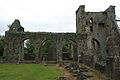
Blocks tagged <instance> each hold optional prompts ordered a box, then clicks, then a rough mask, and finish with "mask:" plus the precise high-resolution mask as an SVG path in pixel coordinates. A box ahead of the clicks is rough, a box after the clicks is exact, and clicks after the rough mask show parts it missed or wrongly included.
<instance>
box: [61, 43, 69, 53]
mask: <svg viewBox="0 0 120 80" xmlns="http://www.w3.org/2000/svg"><path fill="white" fill-rule="evenodd" d="M69 46H70V44H69V43H64V45H63V48H62V50H63V52H67V51H68V50H69Z"/></svg>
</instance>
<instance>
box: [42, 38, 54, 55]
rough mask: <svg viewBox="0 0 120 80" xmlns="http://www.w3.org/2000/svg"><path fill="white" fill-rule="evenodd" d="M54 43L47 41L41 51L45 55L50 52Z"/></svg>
mask: <svg viewBox="0 0 120 80" xmlns="http://www.w3.org/2000/svg"><path fill="white" fill-rule="evenodd" d="M52 43H53V41H52V40H47V41H45V42H44V43H43V45H42V48H41V51H42V52H43V53H48V52H49V50H50V47H51V45H52Z"/></svg>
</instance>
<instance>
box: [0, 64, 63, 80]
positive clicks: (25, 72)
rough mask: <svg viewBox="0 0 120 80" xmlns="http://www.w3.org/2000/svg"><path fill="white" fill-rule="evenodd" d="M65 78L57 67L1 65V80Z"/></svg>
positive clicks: (50, 79) (52, 79) (51, 79)
mask: <svg viewBox="0 0 120 80" xmlns="http://www.w3.org/2000/svg"><path fill="white" fill-rule="evenodd" d="M58 76H63V73H62V72H61V71H60V70H59V69H58V68H57V67H55V66H44V65H41V64H20V65H16V64H0V80H54V78H55V77H58Z"/></svg>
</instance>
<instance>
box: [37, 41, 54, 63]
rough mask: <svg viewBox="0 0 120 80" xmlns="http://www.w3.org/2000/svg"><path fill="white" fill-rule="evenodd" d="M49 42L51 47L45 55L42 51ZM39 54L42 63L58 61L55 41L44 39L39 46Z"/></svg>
mask: <svg viewBox="0 0 120 80" xmlns="http://www.w3.org/2000/svg"><path fill="white" fill-rule="evenodd" d="M47 41H49V42H48V43H50V44H48V45H49V47H48V52H47V53H44V52H43V51H42V49H43V47H44V46H45V44H46V42H47ZM38 54H39V59H40V60H41V61H46V60H47V61H53V60H56V42H55V40H54V39H43V40H41V42H40V44H39V51H38Z"/></svg>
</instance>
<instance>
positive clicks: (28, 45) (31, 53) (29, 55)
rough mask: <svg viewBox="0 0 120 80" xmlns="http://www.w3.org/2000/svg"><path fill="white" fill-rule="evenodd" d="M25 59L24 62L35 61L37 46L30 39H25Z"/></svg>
mask: <svg viewBox="0 0 120 80" xmlns="http://www.w3.org/2000/svg"><path fill="white" fill-rule="evenodd" d="M22 44H23V45H22V47H23V58H24V60H35V56H36V54H35V45H34V43H33V40H32V39H30V38H26V39H23V43H22Z"/></svg>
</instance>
